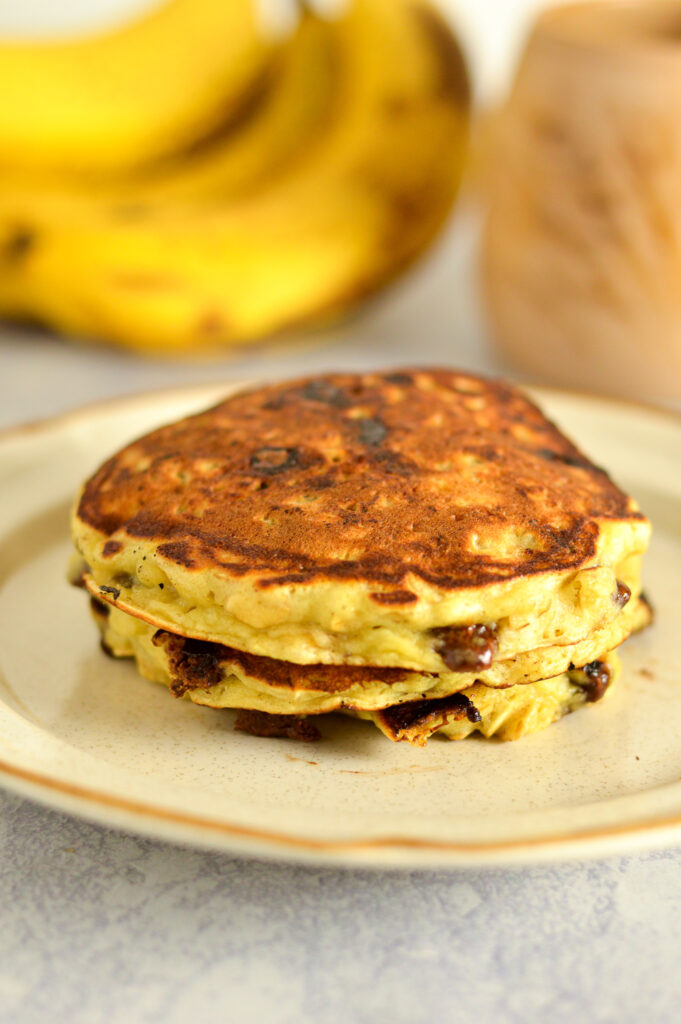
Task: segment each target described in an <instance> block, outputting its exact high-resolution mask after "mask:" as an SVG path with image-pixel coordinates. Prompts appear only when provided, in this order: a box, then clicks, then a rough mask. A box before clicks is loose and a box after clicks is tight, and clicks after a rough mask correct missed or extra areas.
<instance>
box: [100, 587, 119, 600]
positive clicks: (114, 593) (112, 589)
mask: <svg viewBox="0 0 681 1024" xmlns="http://www.w3.org/2000/svg"><path fill="white" fill-rule="evenodd" d="M99 589H100V591H101V592H102V594H111V596H112V597H113V599H114V601H117V600H118V598H119V597H120V596H121V592H120V590H119V589H118V587H100V588H99Z"/></svg>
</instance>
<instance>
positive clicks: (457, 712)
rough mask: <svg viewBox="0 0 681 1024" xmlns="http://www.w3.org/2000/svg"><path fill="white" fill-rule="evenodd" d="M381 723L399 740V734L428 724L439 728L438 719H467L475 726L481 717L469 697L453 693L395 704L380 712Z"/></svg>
mask: <svg viewBox="0 0 681 1024" xmlns="http://www.w3.org/2000/svg"><path fill="white" fill-rule="evenodd" d="M380 715H381V718H382V719H383V723H384V724H385V725H386V726H387V728H388V729H389V731H390V732H391V733H392V735H393V736H394V737H395V738H396V739H399V738H400V734H401V733H403V732H406V731H407V730H409V729H414V728H415V727H418V726H425V725H427V724H428V723H431V724H434V725H435V728H436V729H437V728H439V727H440V724H442V723H441V722H440V719H443V720H444V721H447V719H454V720H455V721H460V720H461V719H462V718H467V719H468V721H469V722H472V723H474V724H476V723H477V722H480V721H481V720H482V716H481V714H480V712H479V711H478V709H477V708H476V706H475V704H474V703H473V701H472V700H471V699H470V697H466V695H465V694H463V693H454V694H452V695H451V696H449V697H438V698H436V699H435V700H415V701H407V702H406V703H404V704H395V705H394V706H393V707H391V708H384V709H383V711H381V712H380Z"/></svg>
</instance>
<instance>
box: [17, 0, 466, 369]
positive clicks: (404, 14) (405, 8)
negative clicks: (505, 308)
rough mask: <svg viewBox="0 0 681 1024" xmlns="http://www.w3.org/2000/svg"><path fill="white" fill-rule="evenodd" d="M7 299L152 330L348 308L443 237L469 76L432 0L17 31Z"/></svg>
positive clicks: (199, 338) (75, 330)
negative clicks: (276, 29) (50, 33)
mask: <svg viewBox="0 0 681 1024" xmlns="http://www.w3.org/2000/svg"><path fill="white" fill-rule="evenodd" d="M0 83H2V84H3V93H4V97H5V102H4V103H3V104H2V106H1V107H0V315H4V316H7V317H12V318H15V319H29V320H31V321H39V322H41V323H44V324H46V325H49V326H51V327H54V328H56V329H58V330H60V331H63V332H65V333H67V334H70V335H74V336H80V337H85V338H90V339H100V340H103V341H110V342H116V343H119V344H121V345H125V346H128V347H130V348H133V349H136V350H138V351H146V352H158V353H164V352H170V351H176V352H182V351H188V350H196V349H199V348H201V349H206V348H215V347H219V346H225V345H228V344H237V343H243V342H247V341H250V340H253V339H257V338H261V337H263V336H264V335H271V334H273V333H275V332H280V331H283V330H285V329H288V328H290V327H292V326H294V325H295V326H298V325H302V324H310V323H314V322H316V323H318V322H321V321H325V320H329V319H331V318H335V317H337V316H338V315H339V314H341V313H342V312H344V311H345V310H347V309H348V308H350V307H351V306H352V305H354V304H355V303H357V302H358V301H360V300H361V299H363V298H364V297H366V296H367V295H369V294H370V293H371V292H373V291H374V290H375V289H377V288H378V287H380V286H381V285H382V284H384V283H385V282H387V281H388V280H390V279H391V278H393V277H394V276H395V275H396V274H397V273H398V272H399V271H400V270H401V269H403V268H404V267H405V266H406V265H407V264H409V263H410V262H411V261H412V260H413V259H414V258H415V256H416V255H418V253H420V252H421V251H422V250H423V249H424V247H425V246H426V245H427V244H428V243H429V242H430V241H431V240H432V238H433V237H434V235H435V234H436V233H437V231H438V229H439V228H440V227H441V225H442V223H443V221H444V220H445V218H446V215H447V213H448V212H449V209H450V207H451V204H452V202H453V200H454V197H455V195H456V191H457V187H458V184H459V179H460V174H461V168H462V163H463V152H464V145H465V138H466V127H467V113H468V84H467V78H466V73H465V68H464V65H463V61H462V59H461V55H460V51H459V48H458V46H457V44H456V41H455V39H454V37H453V35H452V33H451V30H450V29H449V27H448V26H447V25H446V23H445V22H444V21H443V20H442V18H441V17H440V15H439V14H438V13H437V12H436V11H435V10H434V9H433V8H432V7H431V6H429V4H428V3H427V0H350V2H349V3H348V4H347V5H346V8H345V9H344V11H343V13H342V14H341V15H340V16H338V17H337V18H334V19H322V18H320V17H318V16H315V15H313V14H312V13H310V12H309V11H303V12H301V16H300V19H299V22H298V24H297V26H296V28H295V30H294V31H293V32H292V33H291V34H290V36H289V37H288V38H286V39H279V40H276V41H275V40H273V39H270V40H268V39H267V38H266V37H265V36H264V34H263V33H262V31H261V30H260V29H259V26H258V24H257V19H256V16H255V12H254V4H253V2H252V0H230V2H229V3H225V0H167V2H166V4H165V6H162V7H161V8H159V9H157V10H156V11H154V12H152V13H151V14H149V15H148V16H147V17H145V18H143V19H141V20H140V21H138V22H137V23H135V24H132V25H130V26H128V27H126V28H124V29H121V30H118V31H116V32H112V33H110V34H108V35H103V36H100V37H98V38H94V39H85V40H82V41H73V42H51V43H49V44H48V43H44V44H42V43H41V44H37V43H32V44H29V43H21V44H14V43H4V44H2V45H0Z"/></svg>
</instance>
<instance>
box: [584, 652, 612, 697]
mask: <svg viewBox="0 0 681 1024" xmlns="http://www.w3.org/2000/svg"><path fill="white" fill-rule="evenodd" d="M582 672H583V673H584V675H585V676H586V681H585V682H580V683H579V685H580V686H581V688H582V689H583V690H584V692H585V694H586V699H587V702H588V703H589V704H595V703H596V701H597V700H600V699H601V697H602V696H603V695H604V693H605V691H606V690H607V689H608V687H609V686H610V677H611V671H610V666H609V665H608V664H607V662H605V661H590V662H589V664H588V665H584V667H583V668H582Z"/></svg>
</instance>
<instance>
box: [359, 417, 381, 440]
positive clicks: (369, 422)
mask: <svg viewBox="0 0 681 1024" xmlns="http://www.w3.org/2000/svg"><path fill="white" fill-rule="evenodd" d="M387 436H388V428H387V427H386V425H385V423H384V422H383V420H379V419H375V418H372V417H370V416H367V417H366V419H362V420H360V421H359V440H360V444H366V445H369V446H372V447H373V445H377V444H381V443H382V442H383V441H385V439H386V437H387Z"/></svg>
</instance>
